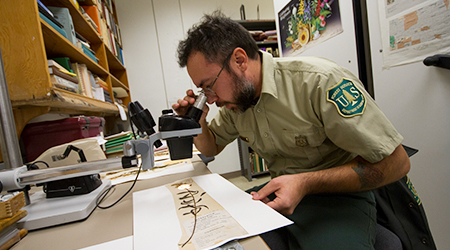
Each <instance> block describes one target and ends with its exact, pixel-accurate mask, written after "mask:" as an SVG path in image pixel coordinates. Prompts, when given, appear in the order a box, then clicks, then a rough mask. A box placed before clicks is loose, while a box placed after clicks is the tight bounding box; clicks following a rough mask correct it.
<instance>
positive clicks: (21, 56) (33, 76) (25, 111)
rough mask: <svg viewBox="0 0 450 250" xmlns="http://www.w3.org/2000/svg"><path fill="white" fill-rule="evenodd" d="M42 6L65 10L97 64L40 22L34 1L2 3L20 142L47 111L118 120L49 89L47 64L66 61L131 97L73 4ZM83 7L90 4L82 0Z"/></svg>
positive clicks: (102, 108)
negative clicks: (31, 123) (53, 60)
mask: <svg viewBox="0 0 450 250" xmlns="http://www.w3.org/2000/svg"><path fill="white" fill-rule="evenodd" d="M41 2H42V3H43V4H44V5H47V6H56V7H64V8H68V9H69V13H70V15H71V18H72V22H73V26H74V28H75V31H76V32H77V33H78V34H80V35H81V36H83V37H84V38H85V39H87V40H88V41H89V43H90V45H91V49H92V50H93V51H94V53H95V56H96V58H97V60H98V62H97V61H96V60H93V59H92V58H90V57H89V56H87V55H86V54H85V53H84V52H83V51H82V50H81V49H80V48H78V47H77V46H75V45H74V44H73V43H72V42H71V41H69V40H68V39H67V38H66V37H64V36H63V35H61V34H60V33H59V32H58V31H56V30H55V29H54V28H53V27H52V26H51V25H49V24H48V23H47V22H46V21H44V20H43V19H42V18H40V16H39V9H38V3H37V1H36V0H15V1H7V0H0V6H1V8H0V16H1V17H2V18H1V19H0V34H1V36H0V46H1V49H2V56H3V62H4V65H5V75H6V81H7V84H8V90H9V96H10V99H11V104H12V107H13V112H14V119H15V123H16V130H17V134H18V137H20V135H21V133H22V130H23V128H24V127H25V126H26V124H27V123H28V122H29V121H30V120H31V119H33V118H35V117H37V116H40V115H43V114H46V113H49V112H57V113H63V114H69V115H89V116H102V117H105V116H107V117H118V115H119V109H118V107H117V106H116V105H114V104H111V103H108V102H103V101H100V100H96V99H93V98H90V97H87V96H83V95H80V94H75V93H71V92H68V91H64V90H61V89H58V88H54V87H53V86H52V83H51V80H50V75H49V70H48V66H47V59H48V58H56V57H68V58H70V61H71V63H79V64H85V65H86V67H87V68H88V70H89V71H91V72H92V73H93V74H95V75H98V76H99V77H100V78H102V79H104V80H105V82H106V83H107V84H108V86H109V89H110V90H111V89H112V87H122V88H123V89H125V90H126V91H127V92H128V94H130V93H129V92H130V90H129V87H128V86H129V85H128V79H127V73H126V68H125V66H124V65H122V63H121V62H120V61H119V60H118V59H117V58H116V57H115V56H114V54H113V53H112V52H111V51H109V49H108V48H107V46H106V44H105V42H104V41H103V39H102V38H101V36H100V35H99V34H98V33H97V30H96V29H94V28H93V27H92V26H91V25H90V24H89V23H88V21H87V20H86V19H85V18H84V17H83V15H82V13H81V12H80V11H79V10H78V8H77V7H76V6H75V4H74V3H73V1H72V0H41ZM81 4H82V5H93V4H94V2H93V1H92V0H86V1H85V2H84V3H81ZM121 99H122V101H123V104H124V105H125V106H126V105H127V104H128V103H129V102H131V98H130V97H126V98H121ZM108 120H111V121H113V120H114V119H108ZM1 160H2V158H1V154H0V161H1Z"/></svg>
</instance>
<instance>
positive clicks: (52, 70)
mask: <svg viewBox="0 0 450 250" xmlns="http://www.w3.org/2000/svg"><path fill="white" fill-rule="evenodd" d="M48 71H49V73H50V75H57V76H59V77H62V78H64V79H66V80H69V81H71V82H73V83H75V84H77V85H78V78H77V76H76V74H67V73H65V72H63V71H61V70H59V69H58V68H57V67H54V66H50V67H48ZM68 73H70V72H68Z"/></svg>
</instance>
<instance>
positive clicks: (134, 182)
mask: <svg viewBox="0 0 450 250" xmlns="http://www.w3.org/2000/svg"><path fill="white" fill-rule="evenodd" d="M131 104H132V103H131V102H130V103H128V118H129V119H130V127H131V131H132V132H133V136H134V139H135V140H136V139H137V138H136V133H135V132H134V128H133V122H132V121H131V114H130V110H131V108H130V107H131ZM138 131H139V130H138ZM141 168H142V165H141V166H139V169H138V172H137V174H136V178H135V179H134V181H133V184H132V185H131V187H130V188H129V189H128V191H127V192H125V194H124V195H122V197H120V198H119V199H118V200H117V201H115V202H114V203H113V204H111V205H108V206H106V207H102V206H100V203H101V202H102V201H103V199H105V197H106V195H108V193H109V192H110V191H111V189H113V188H115V187H116V185H112V186H111V187H109V188H108V189H106V190H105V191H103V193H102V194H101V195H100V196H99V197H98V198H97V201H96V206H97V207H98V208H100V209H108V208H111V207H113V206H114V205H116V204H117V203H119V201H121V200H122V199H123V198H124V197H125V196H126V195H127V194H128V193H129V192H131V190H132V189H133V187H134V185H135V184H136V181H137V179H138V177H139V173H140V172H141Z"/></svg>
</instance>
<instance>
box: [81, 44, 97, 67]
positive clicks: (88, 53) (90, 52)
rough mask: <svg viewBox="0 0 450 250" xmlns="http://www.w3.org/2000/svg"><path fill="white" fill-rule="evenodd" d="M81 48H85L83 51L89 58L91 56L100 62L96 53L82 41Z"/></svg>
mask: <svg viewBox="0 0 450 250" xmlns="http://www.w3.org/2000/svg"><path fill="white" fill-rule="evenodd" d="M81 49H82V50H83V53H84V54H85V55H87V56H88V57H89V58H91V59H92V60H93V61H94V62H96V63H98V59H97V57H95V53H94V52H93V51H92V50H90V49H89V48H88V47H87V46H86V45H84V44H83V43H81Z"/></svg>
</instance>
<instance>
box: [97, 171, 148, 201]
mask: <svg viewBox="0 0 450 250" xmlns="http://www.w3.org/2000/svg"><path fill="white" fill-rule="evenodd" d="M141 168H142V166H139V169H138V172H137V174H136V178H135V179H134V181H133V184H132V185H131V187H130V188H129V189H128V190H127V192H125V194H123V195H122V197H120V198H119V199H118V200H117V201H115V202H114V203H113V204H111V205H108V206H105V207H102V206H100V203H101V202H102V201H103V199H104V198H105V197H106V195H107V194H108V193H109V192H110V191H111V189H113V188H115V187H116V185H112V186H111V187H109V188H108V189H106V190H105V191H103V193H102V194H101V195H100V196H99V197H98V198H97V201H96V206H97V207H98V208H100V209H108V208H111V207H113V206H114V205H116V204H117V203H119V201H121V200H122V199H123V198H124V197H125V196H126V195H127V194H128V193H129V192H130V191H131V190H132V189H133V187H134V185H135V184H136V181H137V179H138V177H139V173H140V172H141Z"/></svg>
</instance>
